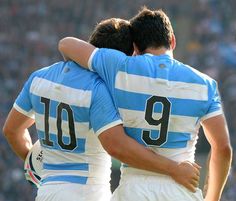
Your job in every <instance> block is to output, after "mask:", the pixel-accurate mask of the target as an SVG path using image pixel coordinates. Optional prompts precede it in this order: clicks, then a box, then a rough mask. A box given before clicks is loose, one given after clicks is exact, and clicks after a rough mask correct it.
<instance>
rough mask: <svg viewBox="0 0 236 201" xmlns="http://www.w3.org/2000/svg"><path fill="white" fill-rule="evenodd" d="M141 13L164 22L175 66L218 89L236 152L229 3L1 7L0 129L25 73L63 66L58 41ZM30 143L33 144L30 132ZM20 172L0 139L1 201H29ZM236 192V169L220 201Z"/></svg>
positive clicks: (99, 1) (134, 1) (142, 0)
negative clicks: (153, 13) (173, 43)
mask: <svg viewBox="0 0 236 201" xmlns="http://www.w3.org/2000/svg"><path fill="white" fill-rule="evenodd" d="M180 2H181V3H180ZM142 5H146V6H148V7H149V8H151V9H156V8H162V9H163V10H164V11H165V12H166V13H167V14H168V15H169V17H170V19H171V21H172V24H173V27H174V31H175V34H176V38H177V49H176V51H175V57H176V58H177V59H179V60H181V61H182V62H184V63H187V64H189V65H191V66H193V67H195V68H196V69H198V70H200V71H202V72H204V73H206V74H208V75H210V76H211V77H213V78H214V79H216V80H217V81H218V84H219V90H220V92H221V96H222V101H223V103H224V110H225V115H226V118H227V120H228V125H229V130H230V135H231V141H232V145H233V148H235V147H236V112H235V111H236V12H235V9H236V1H235V0H227V1H220V0H192V1H188V0H182V1H176V0H168V1H166V0H158V1H154V0H153V1H150V0H129V1H127V0H119V1H117V0H96V1H93V0H86V1H83V0H66V1H64V0H50V1H46V0H35V1H31V0H21V1H14V0H1V2H0V65H1V66H0V91H1V98H0V125H1V127H2V126H3V123H4V121H5V118H6V115H7V113H8V112H9V110H10V108H11V107H12V104H13V102H14V100H15V98H16V96H17V94H18V93H19V91H20V89H21V88H22V86H23V84H24V82H25V80H26V79H27V77H28V76H29V75H30V73H31V72H32V71H34V70H36V69H38V68H40V67H43V66H47V65H50V64H52V63H54V62H56V61H58V60H61V59H62V57H61V56H60V54H59V52H58V51H57V43H58V41H59V40H60V39H61V38H62V37H65V36H79V37H80V38H83V39H85V40H86V39H88V36H89V33H90V32H91V31H92V30H93V28H94V26H95V25H96V23H98V22H99V21H100V20H102V19H106V18H109V17H120V18H125V19H129V18H131V17H132V16H133V15H135V14H136V13H137V11H138V10H139V9H140V7H141V6H142ZM200 135H201V133H200ZM32 136H34V138H36V133H35V131H34V130H32ZM206 147H207V145H206V143H205V142H204V141H203V140H202V138H201V136H200V139H199V146H198V148H197V151H198V152H206V151H208V150H207V149H206ZM235 166H236V165H235ZM22 168H23V162H22V161H21V160H20V159H18V158H17V157H16V156H15V154H14V153H13V152H12V151H11V150H10V147H9V146H8V144H7V142H6V140H5V138H4V137H3V135H2V133H0V180H1V182H0V201H16V200H17V201H32V200H34V196H35V189H34V188H32V187H31V186H30V185H29V184H28V183H27V182H26V181H25V180H24V175H23V170H22ZM235 192H236V168H232V171H231V175H230V178H229V181H228V184H227V187H226V189H225V191H224V195H223V198H222V201H234V200H235V196H236V193H235Z"/></svg>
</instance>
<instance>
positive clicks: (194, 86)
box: [88, 48, 222, 162]
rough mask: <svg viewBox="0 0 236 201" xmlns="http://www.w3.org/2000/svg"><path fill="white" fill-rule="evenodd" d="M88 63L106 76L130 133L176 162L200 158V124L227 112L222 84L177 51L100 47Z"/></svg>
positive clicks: (103, 76) (102, 75) (134, 137)
mask: <svg viewBox="0 0 236 201" xmlns="http://www.w3.org/2000/svg"><path fill="white" fill-rule="evenodd" d="M88 66H89V68H90V70H93V71H96V72H97V73H98V74H99V76H100V77H101V78H102V79H103V80H104V81H105V83H106V84H107V86H108V88H109V90H110V91H111V94H112V96H113V98H114V101H115V104H116V107H117V108H118V109H119V112H120V115H121V117H122V119H123V122H124V126H125V131H126V133H127V134H128V135H129V136H130V137H132V138H133V139H135V140H136V141H138V142H139V143H141V144H143V145H145V146H149V147H150V148H152V149H153V150H154V151H156V152H157V153H159V154H161V155H163V156H165V157H168V158H170V159H172V160H175V161H185V160H189V161H191V162H193V161H194V154H195V145H196V142H197V138H198V131H199V128H200V123H201V121H203V120H204V119H207V118H210V117H213V116H216V115H219V114H222V106H221V100H220V96H219V94H218V89H217V83H216V81H214V80H213V79H211V78H210V77H208V76H207V75H205V74H203V73H200V72H199V71H197V70H195V69H193V68H191V67H190V66H187V65H185V64H183V63H181V62H179V61H177V60H175V59H173V58H172V57H171V56H169V55H167V54H164V55H160V56H155V55H151V54H145V55H139V56H132V57H130V56H126V55H125V54H124V53H122V52H119V51H116V50H111V49H105V48H101V49H95V50H94V52H93V53H92V55H91V57H90V59H89V62H88Z"/></svg>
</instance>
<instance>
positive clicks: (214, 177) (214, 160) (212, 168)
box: [205, 147, 232, 201]
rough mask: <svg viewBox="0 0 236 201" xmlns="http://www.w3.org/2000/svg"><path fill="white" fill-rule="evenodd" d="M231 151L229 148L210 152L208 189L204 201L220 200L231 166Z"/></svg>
mask: <svg viewBox="0 0 236 201" xmlns="http://www.w3.org/2000/svg"><path fill="white" fill-rule="evenodd" d="M231 160H232V151H231V148H230V147H226V149H224V150H221V149H218V150H214V149H212V150H211V156H210V162H209V178H208V188H207V193H206V197H205V201H218V200H220V197H221V194H222V191H223V188H224V186H225V183H226V180H227V177H228V174H229V169H230V166H231Z"/></svg>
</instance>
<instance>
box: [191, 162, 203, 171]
mask: <svg viewBox="0 0 236 201" xmlns="http://www.w3.org/2000/svg"><path fill="white" fill-rule="evenodd" d="M192 164H193V166H194V167H195V168H197V169H198V170H200V169H201V168H202V167H201V166H200V165H198V164H197V163H192Z"/></svg>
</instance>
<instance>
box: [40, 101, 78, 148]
mask: <svg viewBox="0 0 236 201" xmlns="http://www.w3.org/2000/svg"><path fill="white" fill-rule="evenodd" d="M50 102H51V100H50V99H48V98H45V97H41V103H43V104H44V125H45V128H44V132H45V138H44V139H42V143H43V144H44V145H47V146H50V147H52V146H53V143H54V142H53V141H51V140H50V135H49V111H50ZM63 110H64V111H66V112H67V117H68V126H69V136H70V143H69V144H65V143H64V142H63V132H62V127H61V124H62V118H61V117H62V111H63ZM56 120H57V122H56V125H57V143H58V145H59V146H60V147H61V149H64V150H67V151H68V150H70V151H72V150H74V149H75V148H76V147H77V141H76V135H75V125H74V115H73V110H72V109H71V107H70V105H68V104H66V103H59V104H58V105H57V116H56Z"/></svg>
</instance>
